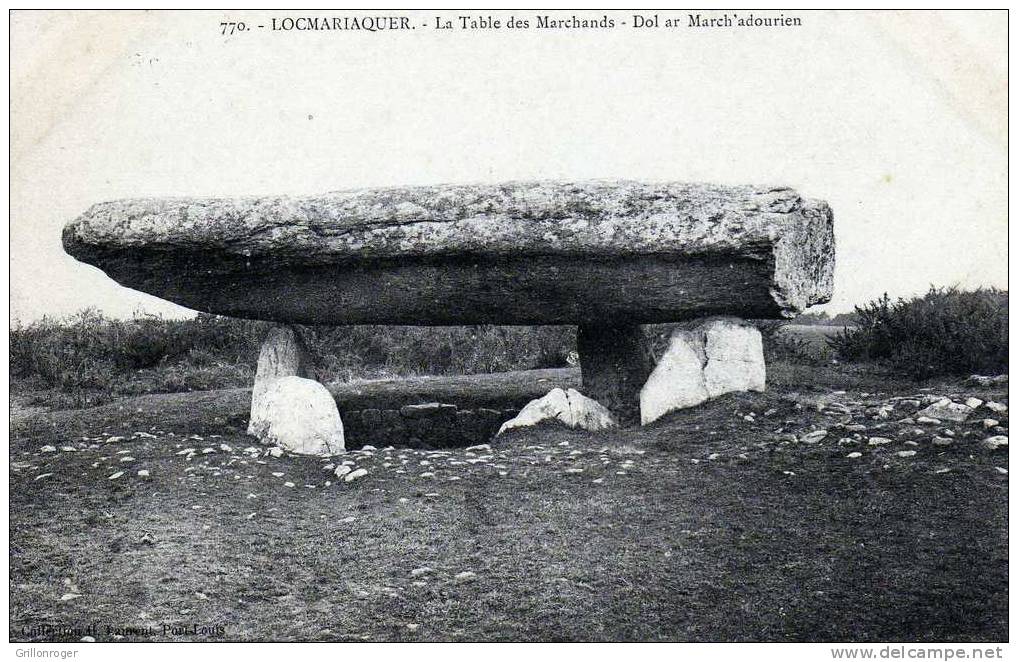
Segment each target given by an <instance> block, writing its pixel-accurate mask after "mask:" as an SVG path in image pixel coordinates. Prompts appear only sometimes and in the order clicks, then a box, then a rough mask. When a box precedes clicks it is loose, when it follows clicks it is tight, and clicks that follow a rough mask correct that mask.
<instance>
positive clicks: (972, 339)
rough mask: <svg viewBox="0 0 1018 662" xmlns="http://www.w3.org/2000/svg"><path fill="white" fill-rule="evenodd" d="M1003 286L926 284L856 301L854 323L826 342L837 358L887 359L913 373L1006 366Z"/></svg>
mask: <svg viewBox="0 0 1018 662" xmlns="http://www.w3.org/2000/svg"><path fill="white" fill-rule="evenodd" d="M1007 303H1008V295H1007V292H1004V291H1001V290H997V289H982V288H981V289H977V290H973V291H963V290H959V289H957V288H936V287H931V288H930V291H929V292H927V293H926V295H925V296H922V297H915V298H911V299H897V300H895V301H892V300H891V299H890V298H889V297H888V296H887V295H886V294H885V295H884V296H883V297H881V298H880V299H877V300H876V301H872V302H870V303H868V304H866V305H864V306H857V307H856V309H855V315H856V317H857V321H856V326H855V327H850V328H846V329H845V330H844V331H842V332H841V333H839V334H838V335H837V336H836V337H835V338H833V339H832V340H831V341H830V343H831V346H832V347H833V349H834V351H835V352H836V353H837V354H838V356H839V357H840V358H842V359H843V360H849V361H854V360H879V361H887V362H889V363H890V364H891V365H892V366H893V367H894V368H896V369H898V370H900V371H903V372H904V373H906V374H908V375H910V376H911V377H913V378H915V379H927V378H930V377H937V376H943V375H966V374H971V373H981V374H999V373H1005V372H1007V368H1008V358H1007V345H1008V342H1007V323H1008V312H1007Z"/></svg>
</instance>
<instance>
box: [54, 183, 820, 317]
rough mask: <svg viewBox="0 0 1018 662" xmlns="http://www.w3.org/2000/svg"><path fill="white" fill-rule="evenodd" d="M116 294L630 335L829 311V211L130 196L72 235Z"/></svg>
mask: <svg viewBox="0 0 1018 662" xmlns="http://www.w3.org/2000/svg"><path fill="white" fill-rule="evenodd" d="M63 242H64V248H65V250H66V251H67V252H68V253H70V254H71V255H73V256H74V257H76V258H78V259H79V260H81V261H83V262H86V263H88V264H92V265H95V266H97V267H99V268H100V269H102V270H103V271H105V272H106V273H107V274H109V275H110V276H111V277H112V278H113V279H114V280H116V281H117V282H119V283H121V284H123V285H126V286H128V287H131V288H134V289H137V290H141V291H143V292H148V293H149V294H153V295H155V296H159V297H162V298H164V299H168V300H170V301H175V302H177V303H180V304H182V305H184V306H188V307H190V308H195V309H198V310H205V311H209V312H213V313H220V314H224V315H231V316H235V317H247V318H257V319H270V320H278V321H289V322H304V323H315V324H363V323H383V324H386V323H388V324H474V323H508V324H583V323H592V324H602V323H604V322H605V321H607V320H611V321H613V322H621V323H625V324H637V323H650V322H671V321H675V320H679V319H688V318H691V317H701V316H705V315H711V314H734V315H740V316H743V317H752V318H762V317H778V316H791V315H793V314H795V313H796V312H798V311H801V310H802V309H804V308H806V307H807V306H809V305H812V304H816V303H821V302H824V301H827V300H828V299H829V298H830V295H831V286H832V282H833V281H832V277H833V268H834V233H833V218H832V214H831V210H830V208H829V207H828V206H827V204H826V203H824V202H822V201H816V200H808V199H804V198H802V197H801V196H800V195H799V194H798V193H796V192H795V191H793V190H791V189H788V188H767V187H754V186H718V185H709V184H681V183H659V184H647V183H639V182H603V181H595V182H582V183H561V182H536V183H507V184H500V185H479V186H423V187H413V188H387V189H376V190H355V191H341V192H336V193H328V194H325V195H319V196H309V197H251V198H237V199H194V198H167V199H142V200H118V201H114V202H105V203H101V204H97V205H94V206H93V207H91V208H90V209H89V210H88V211H86V212H85V213H84V214H83V215H82V216H81V217H80V218H78V219H77V220H75V221H73V222H71V223H70V224H68V225H67V227H65V228H64V233H63Z"/></svg>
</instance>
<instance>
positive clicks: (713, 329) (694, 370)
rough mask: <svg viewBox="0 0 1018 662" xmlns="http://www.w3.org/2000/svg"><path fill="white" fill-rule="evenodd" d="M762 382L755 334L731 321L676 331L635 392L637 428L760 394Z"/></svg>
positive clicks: (762, 368) (759, 348)
mask: <svg viewBox="0 0 1018 662" xmlns="http://www.w3.org/2000/svg"><path fill="white" fill-rule="evenodd" d="M766 381H767V370H766V367H765V366H764V357H763V340H762V338H761V336H760V331H759V330H758V329H757V328H756V327H754V326H753V325H751V324H748V323H746V322H744V321H742V320H740V319H736V318H715V319H709V320H706V321H704V322H702V323H701V324H699V325H698V326H696V327H693V328H692V329H676V330H675V331H674V332H673V333H672V337H671V339H670V341H669V345H668V349H667V350H666V351H665V353H664V355H663V356H662V357H661V360H660V361H658V364H657V366H655V368H654V370H653V372H651V374H650V377H649V378H648V379H647V382H646V384H644V386H643V389H642V390H641V391H640V422H641V423H642V424H643V425H646V424H648V423H651V422H653V421H656V420H657V419H659V418H661V417H662V416H664V415H665V414H667V413H668V412H671V411H675V410H677V409H685V408H687V407H693V406H695V405H698V404H700V403H701V402H704V401H706V400H707V399H709V398H714V397H717V396H719V395H722V394H724V393H732V392H735V391H763V390H764V388H765V386H766Z"/></svg>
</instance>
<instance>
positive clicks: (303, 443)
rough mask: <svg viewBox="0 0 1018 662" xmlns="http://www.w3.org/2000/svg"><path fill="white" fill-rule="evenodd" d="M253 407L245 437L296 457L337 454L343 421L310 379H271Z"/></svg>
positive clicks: (332, 402) (328, 396) (341, 445)
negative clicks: (248, 436)
mask: <svg viewBox="0 0 1018 662" xmlns="http://www.w3.org/2000/svg"><path fill="white" fill-rule="evenodd" d="M254 404H256V405H257V410H256V412H254V413H253V414H252V417H251V419H252V421H251V426H250V428H249V430H248V433H249V434H254V435H255V436H256V437H258V438H259V439H260V440H261V441H262V443H265V444H271V445H273V446H279V447H281V448H282V449H285V450H287V451H290V452H291V453H297V454H299V455H317V456H329V455H335V454H337V453H341V452H342V451H343V450H344V448H345V446H344V441H343V421H342V420H340V417H339V410H338V409H337V408H336V401H335V400H334V399H333V397H332V394H331V393H329V391H328V389H326V388H325V387H324V386H322V385H321V384H319V383H318V382H316V381H314V380H312V379H304V378H303V377H282V378H279V379H276V380H274V381H273V382H272V383H271V384H270V385H269V386H268V388H267V389H266V390H265V392H264V393H262V394H261V397H260V398H258V399H257V400H256V401H255V402H254Z"/></svg>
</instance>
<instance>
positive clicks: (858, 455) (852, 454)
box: [845, 451, 862, 460]
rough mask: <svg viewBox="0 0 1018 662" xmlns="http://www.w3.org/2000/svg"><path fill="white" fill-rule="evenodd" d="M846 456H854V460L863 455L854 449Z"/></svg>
mask: <svg viewBox="0 0 1018 662" xmlns="http://www.w3.org/2000/svg"><path fill="white" fill-rule="evenodd" d="M845 457H848V458H852V459H853V460H854V459H855V458H857V457H862V453H860V452H859V451H852V452H851V453H849V454H848V455H846V456H845Z"/></svg>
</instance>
